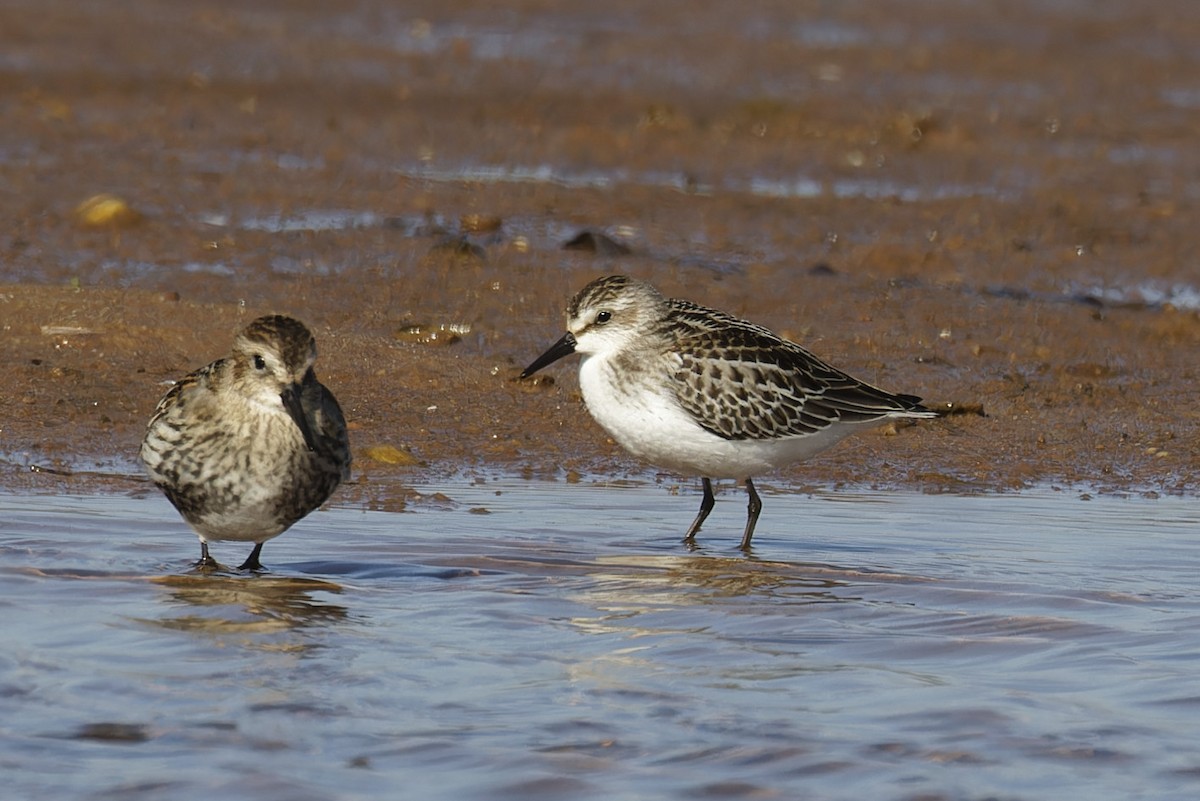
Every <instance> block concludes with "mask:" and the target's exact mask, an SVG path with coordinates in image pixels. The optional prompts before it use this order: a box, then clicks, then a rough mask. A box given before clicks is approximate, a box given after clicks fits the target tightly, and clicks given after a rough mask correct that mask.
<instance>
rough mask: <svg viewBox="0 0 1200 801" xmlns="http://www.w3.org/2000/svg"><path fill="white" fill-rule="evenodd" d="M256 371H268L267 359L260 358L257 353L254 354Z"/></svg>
mask: <svg viewBox="0 0 1200 801" xmlns="http://www.w3.org/2000/svg"><path fill="white" fill-rule="evenodd" d="M254 369H255V370H266V369H267V362H266V359H264V358H263V357H262V356H260V355H259V354H257V353H256V354H254Z"/></svg>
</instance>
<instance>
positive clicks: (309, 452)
mask: <svg viewBox="0 0 1200 801" xmlns="http://www.w3.org/2000/svg"><path fill="white" fill-rule="evenodd" d="M316 358H317V345H316V341H315V340H314V339H313V335H312V334H311V333H309V330H308V329H307V328H305V327H304V324H303V323H301V322H300V321H298V320H294V319H292V318H291V317H284V316H282V315H273V316H269V317H260V318H258V319H257V320H255V321H254V322H252V323H250V325H248V326H246V328H245V329H244V330H242V332H241V333H240V334H238V336H237V339H235V340H234V343H233V350H232V351H231V352H230V354H229V355H228V356H226V357H225V358H224V359H218V360H217V361H215V362H213V363H212V364H210V365H208V366H207V367H201V368H200V369H199V370H196V371H195V372H193V373H190V374H189V375H187V376H186V377H185V378H184V379H183V380H182V381H180V382H179V383H177V384H175V386H173V387H171V389H170V391H168V392H167V394H166V395H164V396H163V399H162V400H161V401H159V402H158V407H157V408H156V409H155V410H154V416H153V417H151V418H150V424H149V425H148V426H147V428H146V437H145V439H143V440H142V450H141V457H142V463H143V464H144V465H145V467H146V472H147V473H149V475H150V478H151V479H152V480H153V481H154V483H155V484H156V485H157V486H158V488H159V489H161V490H162V491H163V492H164V493H165V494H166V496H167V498H168V499H169V500H170V501H171V503H172V504H173V505H174V506H175V508H176V509H178V510H179V513H180V514H181V515H183V518H184V519H185V520H187V522H188V523H189V524H190V525H191V527H192V528H193V529H195V530H196V534H197V535H198V536H199V537H200V562H199V563H198V564H199V565H203V566H213V565H215V564H216V562H215V560H213V558H212V557H211V556H209V554H208V543H209V542H210V541H211V540H237V541H239V542H253V543H254V550H253V551H251V552H250V556H249V557H247V558H246V561H245V562H244V563H243V564H242V565H241V567H240V568H239V569H241V570H261V569H262V564H261V563H260V562H259V561H258V556H259V554H260V553H261V552H262V546H263V543H264V542H266V541H267V540H269V539H271V538H272V537H277V536H279V535H280V534H282V533H283V532H284V531H286V530H287V529H288V527H289V526H291V525H292V524H293V523H295V522H296V521H297V520H299V519H300V518H302V517H304V516H305V515H307V514H308V513H309V512H311V511H312V510H314V509H316V508H317V507H318V506H320V505H321V504H322V503H324V502H325V500H326V499H327V498H329V496H330V495H331V494H332V493H333V491H334V489H336V488H337V486H338V484H339V483H341V482H342V481H343V480H344V479H347V478H349V477H350V441H349V438H348V437H347V435H346V420H345V418H343V417H342V410H341V408H340V407H339V406H338V402H337V399H335V398H334V397H333V393H332V392H330V391H329V390H328V389H326V388H325V387H324V385H322V384H321V382H319V381H318V380H317V376H316V374H315V373H314V372H313V361H314V360H315V359H316Z"/></svg>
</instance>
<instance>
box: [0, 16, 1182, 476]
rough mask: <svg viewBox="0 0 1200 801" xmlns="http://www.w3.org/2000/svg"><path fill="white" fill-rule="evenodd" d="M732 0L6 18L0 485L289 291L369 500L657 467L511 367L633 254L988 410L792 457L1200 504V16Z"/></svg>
mask: <svg viewBox="0 0 1200 801" xmlns="http://www.w3.org/2000/svg"><path fill="white" fill-rule="evenodd" d="M708 6H711V7H708ZM708 6H705V7H693V5H692V4H684V5H680V6H679V7H677V8H676V7H673V6H663V5H661V4H649V3H644V4H619V6H618V7H614V8H611V9H608V11H606V14H605V15H604V16H603V17H596V16H595V15H594V6H592V5H587V4H581V3H574V2H568V3H559V4H555V5H554V7H553V8H549V7H546V8H543V7H541V6H529V7H528V8H526V7H523V6H521V7H517V8H515V9H509V10H507V11H505V12H499V11H492V10H490V8H491V5H490V4H483V3H458V2H450V3H437V4H434V3H427V4H420V3H418V4H406V6H405V8H404V9H403V10H402V9H400V8H398V7H396V6H395V4H391V3H385V2H365V3H356V4H353V5H350V4H338V3H292V2H289V3H282V2H280V3H274V4H270V3H268V4H255V6H254V7H253V10H251V9H249V7H248V8H247V10H241V9H239V8H235V7H234V6H232V5H227V4H177V5H171V6H162V5H161V4H156V3H149V2H134V3H115V2H108V0H103V1H102V2H93V3H85V4H80V3H68V2H58V1H57V0H51V2H49V3H45V2H42V3H38V4H37V5H36V6H34V5H33V4H31V3H16V4H11V3H10V4H8V5H6V6H5V7H4V8H0V52H3V53H4V56H3V57H0V107H2V112H3V116H4V120H5V125H4V126H2V127H0V178H2V182H0V184H2V188H0V203H2V204H3V208H4V212H5V218H6V220H7V225H5V226H3V231H0V282H2V285H0V331H2V333H0V337H2V340H0V341H2V343H3V353H4V356H5V367H6V369H5V379H6V387H5V389H4V391H3V392H2V393H0V483H2V484H4V485H5V486H9V487H14V488H20V487H24V486H27V485H29V484H37V485H41V484H52V483H54V482H57V481H59V480H60V478H59V477H57V476H54V475H51V474H47V473H45V472H32V471H30V466H31V465H38V466H40V467H44V468H45V467H48V468H53V469H59V470H63V471H68V472H69V471H79V470H85V469H90V468H98V469H99V470H100V471H101V472H105V471H116V472H134V471H135V470H136V465H135V463H134V458H135V454H136V449H137V443H138V441H139V439H140V437H141V434H142V430H143V426H144V424H145V421H146V419H147V418H148V417H149V414H150V412H151V410H152V409H153V407H154V404H155V402H156V401H157V400H158V398H159V397H160V395H161V394H162V392H163V391H164V387H165V384H164V382H166V381H169V380H171V379H173V378H177V377H179V376H181V375H183V374H184V373H186V372H187V371H188V370H191V369H194V368H195V367H196V366H198V365H200V364H203V363H205V362H207V361H209V360H211V359H213V358H216V357H217V356H219V355H221V354H223V353H224V352H225V351H226V349H227V348H228V347H229V344H230V342H231V339H232V335H233V333H234V331H235V330H236V329H237V328H238V327H239V326H240V325H242V324H244V323H245V322H247V321H249V320H250V319H253V317H254V316H256V315H258V314H260V313H264V312H268V311H278V312H286V313H289V314H293V315H296V316H298V317H300V318H301V319H303V320H305V321H306V322H307V323H308V324H309V325H310V326H311V327H312V328H313V330H314V332H315V333H316V335H317V339H318V346H319V348H320V351H321V356H320V360H319V362H318V374H319V375H320V377H321V379H322V381H324V382H325V383H326V384H327V385H328V386H329V387H331V388H332V389H333V390H334V391H335V392H336V394H337V396H338V398H339V399H340V400H341V403H342V406H343V407H344V408H345V410H346V415H347V417H348V418H349V419H350V420H351V422H352V426H353V430H352V437H353V442H354V446H355V451H356V466H355V473H356V477H357V478H358V479H359V480H358V481H357V482H356V483H355V484H354V485H352V486H351V487H350V488H349V490H347V491H348V492H350V493H354V492H360V493H364V494H366V495H369V494H370V492H371V486H372V484H371V482H372V481H373V480H376V479H379V478H385V477H397V476H400V477H410V476H420V475H426V474H428V473H429V472H430V471H434V472H456V471H464V470H465V471H472V470H495V471H501V472H508V473H515V474H522V473H524V474H531V475H539V476H542V475H547V476H549V475H564V474H566V475H571V476H575V475H585V476H586V475H591V474H596V475H605V476H607V475H627V474H631V473H637V474H644V471H646V470H647V469H648V468H646V467H645V466H642V465H639V464H637V463H636V462H633V461H632V460H629V459H628V458H626V457H625V456H623V455H622V454H621V453H620V451H619V450H618V449H617V448H616V447H615V446H614V445H612V443H610V442H609V441H608V440H607V439H606V438H605V436H604V434H603V432H602V431H601V430H600V429H599V428H598V427H597V426H596V425H595V424H594V423H592V421H591V420H590V418H589V417H588V416H587V414H586V412H585V410H584V409H583V407H582V405H581V403H580V400H579V397H578V393H577V391H576V389H577V388H576V384H575V378H574V372H575V368H574V364H571V363H564V364H563V365H562V366H556V367H555V368H551V369H550V370H548V371H547V373H546V377H544V378H541V380H540V381H537V382H523V383H519V382H517V381H516V380H515V377H516V375H517V373H518V372H519V371H520V368H521V367H523V366H524V365H525V364H526V363H528V362H529V361H530V360H531V359H532V358H533V357H534V356H536V355H538V354H539V353H540V352H541V351H542V349H543V348H544V347H545V346H547V345H548V344H549V343H551V342H552V341H553V340H554V339H556V338H557V337H558V336H559V334H560V333H561V329H562V325H563V320H562V315H561V309H562V308H563V306H564V305H565V303H566V300H567V298H568V297H569V295H570V294H571V293H573V292H574V291H575V290H576V289H578V288H579V287H581V286H582V285H583V284H584V283H586V282H587V281H588V280H590V279H591V278H593V277H595V276H597V275H600V274H603V273H606V272H629V273H632V274H635V275H637V276H639V277H641V278H645V279H647V280H650V281H652V282H654V283H656V284H658V285H659V286H660V287H661V288H662V289H663V290H664V291H665V292H667V293H669V294H674V295H679V296H684V297H688V298H690V299H692V300H695V301H698V302H701V303H705V304H708V305H712V306H717V307H720V308H723V309H726V310H729V311H731V312H735V313H738V314H741V315H743V316H746V317H749V318H751V319H754V320H755V321H758V322H761V323H763V324H766V325H769V326H771V327H773V328H775V329H776V330H777V331H779V332H780V333H783V334H785V335H787V336H790V337H792V338H794V339H796V340H797V341H799V342H801V343H802V344H805V345H806V346H808V347H809V348H810V349H812V350H814V351H815V352H816V353H818V354H819V355H821V356H823V357H825V358H827V359H829V360H830V361H832V362H834V363H835V364H838V365H839V366H841V367H843V368H844V369H847V370H848V371H850V372H852V373H854V374H856V375H858V376H860V377H862V378H864V379H867V380H870V381H872V382H875V383H878V384H880V385H881V386H884V387H886V388H888V389H892V390H894V391H900V392H909V393H913V394H918V395H921V396H923V397H924V398H926V399H927V401H929V402H932V403H954V404H957V406H958V408H959V409H960V410H962V411H964V412H965V413H964V414H961V415H956V416H953V417H950V418H947V419H945V420H942V421H938V422H935V423H930V424H922V425H920V426H914V427H909V428H904V429H901V430H899V431H877V432H868V433H866V434H864V435H861V436H859V437H857V438H855V439H853V440H850V441H849V442H847V443H845V444H843V445H841V446H839V447H838V448H836V449H835V450H833V451H831V452H830V453H828V454H826V455H823V456H821V457H819V458H818V459H815V460H813V461H812V462H810V463H808V464H804V465H798V466H796V467H795V468H794V469H792V470H791V471H786V472H785V473H783V474H781V476H780V477H779V480H781V481H787V482H790V483H814V484H836V483H839V482H852V483H864V484H878V485H885V486H908V487H913V488H918V489H925V490H943V489H944V490H958V489H966V490H989V489H1011V488H1016V487H1021V486H1025V485H1029V484H1032V483H1037V482H1071V483H1074V482H1079V483H1082V484H1085V485H1089V486H1096V487H1098V488H1101V489H1111V490H1128V491H1137V492H1154V491H1165V492H1187V491H1195V490H1196V488H1197V483H1198V475H1200V451H1198V450H1197V448H1196V447H1195V442H1196V441H1197V428H1198V424H1200V412H1197V411H1196V403H1195V387H1196V386H1197V364H1198V362H1200V359H1198V358H1197V354H1198V353H1200V316H1198V311H1197V310H1198V308H1200V274H1198V273H1197V269H1196V264H1197V262H1196V253H1197V252H1200V235H1198V234H1197V227H1196V222H1195V221H1196V219H1197V218H1198V217H1197V206H1198V205H1200V192H1197V176H1198V175H1200V152H1198V151H1197V149H1196V148H1195V146H1194V143H1195V136H1196V122H1195V121H1196V115H1197V109H1198V108H1200V95H1198V94H1197V92H1196V90H1195V88H1194V87H1196V86H1197V85H1200V60H1197V59H1196V58H1195V55H1194V53H1195V42H1196V41H1200V7H1197V6H1195V4H1192V3H1188V2H1183V1H1182V0H1178V1H1177V2H1162V3H1155V4H1153V5H1151V6H1138V5H1136V4H1134V5H1129V6H1128V7H1125V6H1116V5H1114V6H1105V7H1104V8H1103V9H1102V10H1092V9H1088V8H1084V7H1080V8H1078V9H1073V8H1067V7H1065V6H1064V7H1059V6H1058V5H1057V4H1046V5H1045V7H1043V6H1041V5H1036V4H1035V5H1031V6H1022V7H1007V6H1006V7H1004V8H1003V9H1000V8H998V7H997V8H992V7H991V6H987V5H986V4H965V5H964V4H959V3H948V2H947V3H925V4H920V5H917V6H912V5H909V6H906V7H905V8H904V9H903V12H904V14H903V17H902V18H895V17H889V16H884V15H881V14H880V13H879V11H878V9H877V8H876V7H875V6H874V5H873V4H837V5H836V6H825V5H818V4H813V5H811V6H810V5H806V4H800V5H796V4H792V3H786V4H764V5H763V6H762V7H761V8H758V9H757V10H756V11H747V10H745V9H743V8H741V7H739V6H737V5H730V4H708ZM35 8H36V9H37V10H38V12H39V13H36V14H35V13H32V12H33V10H34V9H35ZM993 15H1002V16H993ZM99 195H107V196H108V197H105V198H101V199H100V200H96V199H95V198H96V197H97V196H99ZM89 199H92V202H91V203H90V204H86V202H87V201H89ZM580 234H585V235H584V236H582V237H580ZM589 234H590V235H589ZM568 242H572V243H573V244H572V246H571V247H570V248H565V249H564V247H563V246H564V245H565V244H567V243H568ZM979 411H982V412H984V413H985V415H986V416H981V415H979V414H978V413H977V412H979ZM890 434H894V436H889V435H890ZM413 462H415V464H413ZM90 480H91V479H89V478H87V477H81V476H75V477H74V478H72V479H70V481H71V482H72V483H73V484H74V485H76V486H80V485H83V486H86V484H87V482H88V481H90ZM96 480H97V481H100V480H103V479H96Z"/></svg>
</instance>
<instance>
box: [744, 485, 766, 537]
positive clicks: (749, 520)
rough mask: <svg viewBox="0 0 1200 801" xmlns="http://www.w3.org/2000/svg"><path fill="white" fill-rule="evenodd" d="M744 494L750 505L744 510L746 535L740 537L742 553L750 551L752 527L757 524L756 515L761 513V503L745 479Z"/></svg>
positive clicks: (752, 534)
mask: <svg viewBox="0 0 1200 801" xmlns="http://www.w3.org/2000/svg"><path fill="white" fill-rule="evenodd" d="M746 493H747V494H748V495H749V496H750V504H749V506H748V507H747V510H746V533H745V534H743V535H742V550H743V551H748V550H750V538H751V537H753V536H754V525H755V524H756V523H757V522H758V513H759V512H761V511H762V501H761V500H759V497H758V493H757V492H755V491H754V482H753V481H751V480H750V479H746Z"/></svg>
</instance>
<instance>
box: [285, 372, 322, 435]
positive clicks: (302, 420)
mask: <svg viewBox="0 0 1200 801" xmlns="http://www.w3.org/2000/svg"><path fill="white" fill-rule="evenodd" d="M301 391H302V387H301V386H300V385H299V384H292V385H291V386H289V387H288V388H287V389H285V390H284V391H283V392H282V393H281V394H280V395H279V399H280V400H281V401H283V408H284V409H286V410H287V413H288V416H289V417H291V418H292V420H294V421H295V422H296V427H297V428H299V429H300V434H301V435H303V437H304V444H305V445H307V446H308V449H309V450H310V451H315V450H316V449H317V443H316V440H314V439H313V433H312V429H311V428H309V426H308V418H307V417H306V416H305V415H304V406H303V405H302V404H301V403H300V393H301Z"/></svg>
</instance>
